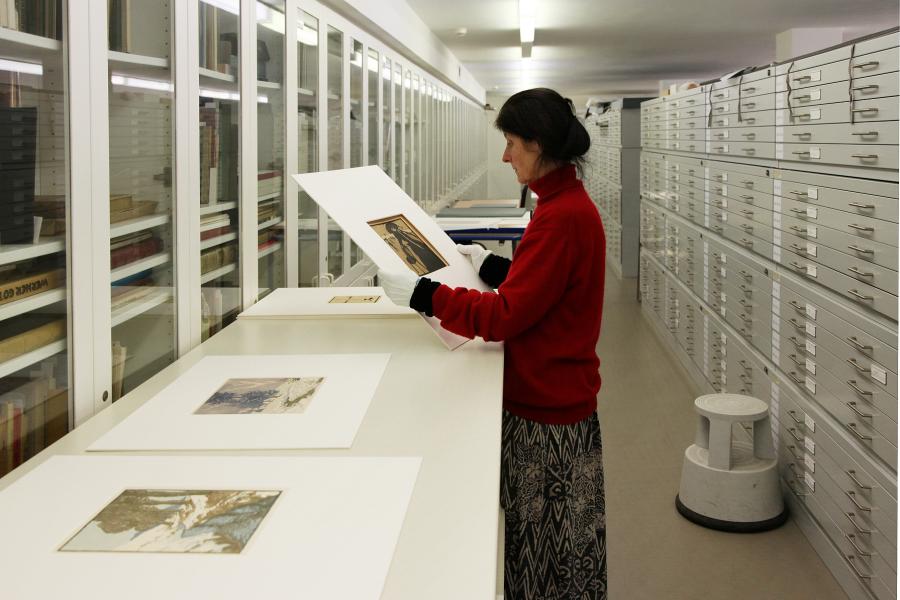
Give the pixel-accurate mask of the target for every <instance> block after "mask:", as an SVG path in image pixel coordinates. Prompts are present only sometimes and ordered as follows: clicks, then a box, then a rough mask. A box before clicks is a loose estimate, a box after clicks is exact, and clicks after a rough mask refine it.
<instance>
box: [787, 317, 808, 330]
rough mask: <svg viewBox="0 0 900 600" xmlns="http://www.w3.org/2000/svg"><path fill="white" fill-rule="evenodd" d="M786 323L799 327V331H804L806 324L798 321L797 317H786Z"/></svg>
mask: <svg viewBox="0 0 900 600" xmlns="http://www.w3.org/2000/svg"><path fill="white" fill-rule="evenodd" d="M788 323H790V324H791V325H793V326H794V327H795V328H796V329H799V330H800V331H806V326H805V325H801V324H800V323H798V322H797V319H788Z"/></svg>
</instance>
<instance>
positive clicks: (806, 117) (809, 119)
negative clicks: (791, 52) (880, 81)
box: [760, 96, 900, 125]
mask: <svg viewBox="0 0 900 600" xmlns="http://www.w3.org/2000/svg"><path fill="white" fill-rule="evenodd" d="M851 110H852V111H853V115H854V121H855V122H856V123H864V122H868V121H896V120H898V117H900V115H898V113H900V108H898V106H897V97H896V96H891V97H889V98H876V99H873V100H860V101H859V102H854V103H853V108H852V109H851V107H850V103H849V102H839V103H835V104H824V105H822V106H816V107H804V108H796V109H794V110H793V111H790V110H789V109H787V108H782V109H780V110H775V111H774V113H775V124H776V125H804V124H818V123H849V122H850V115H851ZM760 114H766V111H761V112H760Z"/></svg>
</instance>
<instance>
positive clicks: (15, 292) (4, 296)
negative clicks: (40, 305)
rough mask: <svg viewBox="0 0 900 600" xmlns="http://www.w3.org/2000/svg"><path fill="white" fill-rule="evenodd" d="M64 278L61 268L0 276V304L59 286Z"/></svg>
mask: <svg viewBox="0 0 900 600" xmlns="http://www.w3.org/2000/svg"><path fill="white" fill-rule="evenodd" d="M65 280H66V272H65V270H63V269H54V270H51V271H43V272H40V273H32V274H28V275H19V276H17V277H16V278H15V279H9V280H5V281H4V279H3V278H2V277H0V304H6V303H7V302H15V301H16V300H22V299H24V298H28V297H29V296H34V295H37V294H41V293H43V292H46V291H48V290H52V289H54V288H57V287H59V286H61V285H62V284H63V283H64V282H65Z"/></svg>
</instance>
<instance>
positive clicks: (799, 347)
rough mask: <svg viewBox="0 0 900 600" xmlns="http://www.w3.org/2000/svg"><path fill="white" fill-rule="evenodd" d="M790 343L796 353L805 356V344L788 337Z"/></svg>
mask: <svg viewBox="0 0 900 600" xmlns="http://www.w3.org/2000/svg"><path fill="white" fill-rule="evenodd" d="M790 341H791V343H792V344H793V345H794V348H796V349H797V351H798V352H802V353H803V354H806V344H804V343H803V342H801V341H800V340H798V339H797V338H795V337H794V336H791V337H790Z"/></svg>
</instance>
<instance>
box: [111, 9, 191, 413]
mask: <svg viewBox="0 0 900 600" xmlns="http://www.w3.org/2000/svg"><path fill="white" fill-rule="evenodd" d="M108 8H109V14H108V16H109V193H110V197H109V222H110V225H109V226H110V268H111V270H112V273H111V276H110V282H111V292H110V293H111V303H110V306H111V311H112V315H111V316H112V318H111V326H112V349H111V352H112V389H111V400H112V401H113V402H115V401H116V400H118V399H119V398H120V397H121V396H122V395H124V394H125V393H127V392H129V391H130V390H132V389H134V388H135V387H137V386H138V385H140V384H141V383H143V382H144V381H145V380H147V379H148V378H149V377H151V376H152V375H154V374H155V373H157V372H158V371H160V370H161V369H163V368H164V367H165V366H166V365H168V364H170V363H171V362H172V361H174V360H175V354H176V338H175V287H174V281H175V280H174V256H175V248H174V243H173V238H174V236H173V233H174V227H173V223H174V214H175V213H174V206H175V194H174V191H173V187H172V168H173V165H174V153H173V150H172V136H173V133H174V132H173V128H172V127H173V118H172V114H173V109H174V106H173V100H174V87H173V83H172V82H173V78H172V62H171V52H170V49H171V47H172V40H171V32H172V26H171V21H172V14H173V11H172V9H173V7H172V6H171V5H170V2H168V1H165V0H131V1H130V2H118V1H117V2H109V4H108Z"/></svg>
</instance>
